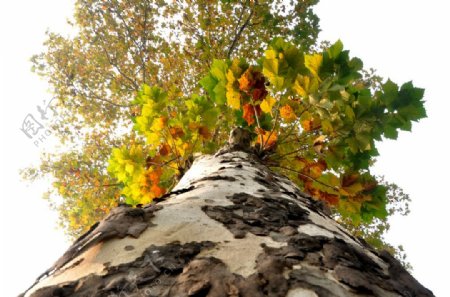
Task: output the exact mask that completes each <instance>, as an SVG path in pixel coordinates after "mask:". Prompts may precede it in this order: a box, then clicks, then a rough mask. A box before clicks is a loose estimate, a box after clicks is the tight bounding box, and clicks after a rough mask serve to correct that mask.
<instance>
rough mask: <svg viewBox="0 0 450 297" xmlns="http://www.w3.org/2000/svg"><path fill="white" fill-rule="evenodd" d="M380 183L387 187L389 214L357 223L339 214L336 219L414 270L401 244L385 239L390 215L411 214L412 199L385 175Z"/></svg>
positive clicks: (353, 232) (354, 233)
mask: <svg viewBox="0 0 450 297" xmlns="http://www.w3.org/2000/svg"><path fill="white" fill-rule="evenodd" d="M377 180H378V181H379V183H380V184H382V185H383V186H385V187H386V188H387V193H386V197H387V205H386V210H387V213H388V214H387V216H386V217H384V218H375V219H374V220H372V221H371V222H362V223H361V224H358V225H355V224H354V223H353V222H352V221H351V220H349V219H348V218H347V219H345V218H342V217H341V216H339V214H337V213H336V214H335V216H336V220H337V221H338V222H340V223H341V224H342V225H344V226H345V227H346V228H347V230H349V231H350V232H351V233H352V234H353V235H355V236H358V237H361V238H363V239H364V240H365V241H366V242H367V243H369V244H370V245H371V246H373V247H375V248H376V249H378V250H383V249H384V250H387V251H389V252H390V253H391V254H393V255H394V256H395V257H396V258H397V259H398V260H400V262H401V263H402V264H403V266H404V267H405V268H407V269H408V270H410V271H411V270H412V266H411V264H410V263H409V262H408V261H407V258H406V254H405V252H404V250H403V247H402V246H401V245H399V246H393V245H391V244H389V243H387V242H386V241H385V239H384V235H385V234H386V232H387V231H389V229H390V227H391V226H390V224H389V221H388V218H389V217H392V216H394V215H402V216H406V215H408V214H409V212H410V210H409V203H410V202H411V199H410V198H409V195H408V194H406V193H405V192H404V191H403V190H402V189H401V188H400V187H399V186H397V185H396V184H394V183H389V182H386V181H385V180H384V178H383V177H379V178H377Z"/></svg>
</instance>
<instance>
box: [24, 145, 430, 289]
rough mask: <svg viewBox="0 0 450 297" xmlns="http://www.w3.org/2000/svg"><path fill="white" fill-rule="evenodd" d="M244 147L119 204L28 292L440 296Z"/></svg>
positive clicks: (206, 158)
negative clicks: (149, 196) (139, 203)
mask: <svg viewBox="0 0 450 297" xmlns="http://www.w3.org/2000/svg"><path fill="white" fill-rule="evenodd" d="M230 143H232V141H230ZM240 149H241V148H240V147H239V145H232V146H229V147H227V148H225V149H222V150H221V151H220V152H219V153H217V154H216V155H215V156H203V157H200V158H198V159H197V160H196V161H195V162H194V164H193V165H192V167H191V168H190V169H189V171H187V172H186V174H185V175H184V176H183V178H182V179H181V180H180V182H179V184H178V185H177V186H176V187H175V188H174V190H173V191H172V193H171V194H169V195H166V199H162V200H161V201H160V202H158V201H156V203H154V204H151V205H146V206H144V207H142V208H132V207H129V206H126V205H122V206H120V207H118V208H117V209H115V210H113V211H112V212H111V214H110V215H109V216H107V217H106V218H105V219H104V220H102V221H101V222H99V224H96V225H94V226H93V227H92V228H91V230H89V231H88V233H87V234H85V235H83V236H82V237H81V238H80V239H79V240H77V241H76V242H75V243H74V245H73V246H72V247H71V248H69V250H68V251H67V252H66V253H65V254H64V255H63V256H62V257H61V258H60V259H59V260H58V261H56V263H55V264H54V265H53V266H52V267H51V268H50V269H49V270H47V271H46V272H45V273H44V274H43V275H42V277H40V278H39V279H38V281H37V282H36V283H35V284H34V285H33V286H32V287H31V288H30V289H29V290H28V291H27V292H25V293H24V296H32V297H44V296H45V297H46V296H60V297H62V296H94V297H96V296H98V297H100V296H110V297H112V296H130V297H131V296H133V297H137V296H167V297H169V296H174V297H175V296H177V297H182V296H197V297H200V296H208V297H219V296H236V297H238V296H241V297H247V296H248V297H259V296H273V297H285V296H288V297H314V296H318V297H325V296H326V297H338V296H339V297H341V296H380V297H390V296H405V297H413V296H433V294H432V292H431V291H429V290H428V289H426V288H424V287H423V286H422V285H421V284H420V283H419V282H417V281H416V280H415V279H414V278H413V277H412V276H411V275H410V274H409V273H408V272H407V271H406V270H405V269H404V268H403V267H402V266H401V264H400V263H399V262H398V261H397V260H396V259H394V258H393V257H392V256H391V255H389V254H388V253H387V252H381V253H379V252H377V251H375V250H374V249H372V248H371V247H370V246H368V245H367V244H365V243H364V242H363V241H362V240H359V239H357V238H354V237H353V236H352V235H351V234H349V233H348V232H347V231H346V230H344V229H343V228H342V227H341V226H339V225H338V224H337V223H336V222H335V221H334V220H333V219H332V218H330V217H329V212H328V209H327V208H326V207H325V206H324V205H323V204H322V203H320V202H317V201H315V200H313V199H311V198H310V197H308V196H307V195H305V194H304V193H302V192H300V190H299V189H298V188H297V187H296V186H295V185H294V184H293V183H292V182H291V181H289V180H288V179H286V178H285V177H282V176H279V175H277V174H275V173H274V172H272V171H271V170H269V169H268V168H267V167H265V166H264V165H263V164H261V163H260V162H259V160H258V158H256V157H255V156H254V155H253V154H252V153H251V152H249V151H247V152H245V151H242V150H240Z"/></svg>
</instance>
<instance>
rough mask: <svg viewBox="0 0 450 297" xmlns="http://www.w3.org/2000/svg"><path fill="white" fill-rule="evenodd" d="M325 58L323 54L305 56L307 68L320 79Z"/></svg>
mask: <svg viewBox="0 0 450 297" xmlns="http://www.w3.org/2000/svg"><path fill="white" fill-rule="evenodd" d="M322 60H323V57H322V55H321V54H313V55H305V66H306V68H308V69H309V71H311V73H312V74H313V75H314V76H315V77H317V78H319V69H320V66H322Z"/></svg>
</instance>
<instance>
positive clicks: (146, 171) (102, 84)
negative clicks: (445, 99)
mask: <svg viewBox="0 0 450 297" xmlns="http://www.w3.org/2000/svg"><path fill="white" fill-rule="evenodd" d="M316 3H317V1H314V0H310V1H308V0H304V1H290V2H289V3H285V1H249V0H248V1H201V0H198V1H172V2H170V3H167V2H166V1H150V0H149V1H135V0H130V1H121V0H102V1H100V0H79V1H77V2H76V8H75V18H74V21H73V26H74V27H75V28H76V29H77V33H76V34H75V35H74V36H72V37H63V36H61V35H58V34H56V33H48V39H47V41H46V43H45V45H46V51H45V52H44V53H41V54H39V55H36V56H34V57H33V58H32V61H33V67H34V69H35V71H36V72H38V73H39V74H41V75H42V76H44V77H45V78H46V79H47V80H48V82H49V84H50V86H51V87H52V90H53V92H54V93H55V95H56V97H57V99H58V100H57V103H56V110H57V111H58V113H57V117H55V119H54V126H53V129H54V131H55V134H56V135H57V136H58V137H59V138H60V139H61V141H62V142H63V143H64V145H65V146H66V147H67V149H66V150H65V151H64V152H62V153H61V152H59V153H57V154H47V155H44V156H43V158H42V163H41V165H40V167H39V168H30V169H28V170H26V171H25V175H26V176H27V177H28V178H32V179H33V178H37V177H42V176H46V175H48V174H50V175H51V176H53V178H54V183H53V185H54V189H53V190H51V191H50V192H49V194H48V198H49V199H50V201H51V202H52V203H55V204H56V205H55V207H56V208H57V209H58V211H59V213H60V217H61V223H62V225H63V226H64V227H65V229H66V230H67V231H68V233H69V234H70V235H78V234H80V233H81V232H82V231H84V230H86V229H87V228H88V227H89V226H90V225H91V224H92V223H94V222H95V221H97V220H98V219H99V218H100V217H102V216H103V215H104V214H105V213H106V212H107V211H108V210H109V209H111V207H113V206H114V205H116V204H117V203H118V201H119V200H120V199H123V200H124V201H125V202H126V203H129V204H133V205H137V204H143V203H148V202H150V201H151V200H152V199H155V198H158V197H160V196H161V195H163V194H164V193H166V192H167V191H170V188H171V187H173V186H174V183H175V182H176V180H177V178H178V177H180V176H181V175H182V174H183V173H184V172H185V170H187V169H188V168H189V166H190V163H191V162H192V158H193V156H194V154H197V153H213V152H215V151H216V150H217V149H218V148H219V147H220V146H221V145H222V144H223V143H224V142H225V139H226V138H227V136H228V133H229V131H230V129H231V128H232V127H233V126H241V127H245V128H246V129H248V130H249V131H250V132H251V133H252V135H253V143H254V146H255V151H256V153H257V154H258V155H259V156H260V158H261V159H262V160H264V162H265V163H266V164H267V166H270V167H271V168H273V169H274V170H276V171H278V172H280V173H282V174H284V175H286V176H288V177H289V178H290V179H291V180H293V181H294V182H296V183H297V184H298V185H299V187H300V188H301V189H302V190H303V191H304V192H306V193H308V194H310V195H311V196H313V197H314V198H316V199H320V200H323V201H325V202H326V203H328V204H329V205H330V206H331V207H332V208H333V210H334V212H335V214H336V217H337V218H339V219H341V220H343V221H345V222H351V224H353V225H355V226H357V225H358V224H361V223H363V224H366V226H369V225H370V224H371V223H373V222H374V220H381V223H380V221H378V223H377V226H383V224H386V221H385V219H386V216H387V215H389V214H392V213H391V211H389V210H392V209H395V208H392V207H391V208H390V207H389V206H387V205H388V204H389V203H391V204H392V203H395V202H398V201H400V200H401V198H402V197H404V196H402V195H398V193H397V195H395V194H394V197H396V198H394V199H391V200H390V199H389V190H390V189H391V190H392V189H393V186H392V185H389V184H387V183H380V181H379V180H377V178H376V177H374V176H373V175H372V174H371V173H370V165H371V164H372V163H373V162H374V160H375V159H374V158H375V157H376V156H377V154H378V153H377V149H376V141H379V140H382V138H383V137H384V138H391V139H395V138H397V135H398V131H399V130H408V131H409V130H410V129H411V123H412V122H413V121H418V120H419V119H421V118H423V117H425V116H426V114H425V109H424V107H423V100H422V98H423V90H422V89H419V88H416V87H414V86H413V84H412V83H411V82H408V83H405V84H403V85H401V86H400V85H398V84H396V83H394V82H392V81H391V80H386V81H382V80H381V79H380V78H377V77H375V76H374V75H372V74H370V73H369V72H367V71H365V70H364V69H363V63H362V61H361V60H360V59H358V58H354V57H351V56H350V54H349V51H348V50H344V46H343V44H342V42H341V41H337V42H335V43H334V44H332V45H328V46H323V47H320V46H319V45H318V44H317V36H318V32H319V26H318V18H317V16H316V15H315V14H314V12H313V10H312V7H313V6H314V4H316ZM58 197H61V198H62V199H59V198H58ZM383 222H384V223H383ZM367 224H369V225H367ZM384 226H386V225H384ZM355 228H357V227H355ZM369 229H370V228H369V227H367V228H363V229H362V231H361V229H359V231H360V232H362V233H363V235H364V234H366V235H370V234H372V237H374V238H375V239H380V236H381V235H382V234H381V233H383V231H384V229H378V230H382V231H380V232H379V233H377V232H375V233H374V232H372V233H370V230H369ZM356 231H358V230H356ZM356 231H355V232H356ZM375 241H376V240H375ZM380 245H382V244H380Z"/></svg>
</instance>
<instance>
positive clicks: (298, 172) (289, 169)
mask: <svg viewBox="0 0 450 297" xmlns="http://www.w3.org/2000/svg"><path fill="white" fill-rule="evenodd" d="M271 167H278V168H281V169H285V170H288V171H292V172H295V173H297V174H299V175H301V176H303V177H305V178H307V179H309V180H312V181H313V182H316V183H318V184H321V185H322V186H325V187H328V188H330V189H333V190H335V191H339V189H338V188H336V187H333V186H330V185H327V184H326V183H324V182H321V181H319V180H317V179H315V178H314V177H311V176H309V175H307V174H304V173H303V172H300V171H298V170H295V169H292V168H288V167H284V166H281V165H273V166H271Z"/></svg>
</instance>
